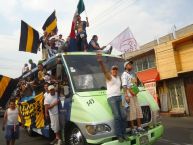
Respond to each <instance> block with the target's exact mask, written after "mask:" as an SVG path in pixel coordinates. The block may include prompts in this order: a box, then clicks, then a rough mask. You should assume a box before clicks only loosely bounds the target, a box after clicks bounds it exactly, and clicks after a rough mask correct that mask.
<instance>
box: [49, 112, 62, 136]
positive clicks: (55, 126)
mask: <svg viewBox="0 0 193 145" xmlns="http://www.w3.org/2000/svg"><path fill="white" fill-rule="evenodd" d="M50 121H51V128H52V130H53V131H54V133H57V132H59V130H60V126H59V115H58V114H55V115H50Z"/></svg>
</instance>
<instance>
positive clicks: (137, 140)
mask: <svg viewBox="0 0 193 145" xmlns="http://www.w3.org/2000/svg"><path fill="white" fill-rule="evenodd" d="M163 132H164V127H163V125H159V126H157V127H155V128H153V129H150V130H149V131H148V132H147V133H145V134H142V135H140V136H130V137H129V139H130V141H125V142H123V143H119V141H118V140H114V141H109V142H106V143H103V144H101V145H149V144H153V143H154V142H155V141H157V140H158V139H159V138H160V137H161V136H162V135H163ZM144 137H146V138H148V143H142V142H143V141H142V138H144Z"/></svg>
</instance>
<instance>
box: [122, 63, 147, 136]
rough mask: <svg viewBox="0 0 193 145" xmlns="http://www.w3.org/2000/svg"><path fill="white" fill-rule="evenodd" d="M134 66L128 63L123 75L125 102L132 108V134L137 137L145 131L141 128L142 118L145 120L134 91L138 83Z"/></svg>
mask: <svg viewBox="0 0 193 145" xmlns="http://www.w3.org/2000/svg"><path fill="white" fill-rule="evenodd" d="M132 64H133V62H132V61H127V62H125V64H124V68H125V71H124V72H123V74H122V86H123V89H124V94H125V101H126V102H127V103H128V104H129V108H130V109H129V110H130V111H129V114H128V116H129V117H128V118H129V120H130V121H131V129H132V130H131V132H132V134H133V135H135V134H137V133H138V132H144V131H145V130H144V129H143V128H142V127H141V118H143V114H142V110H141V107H140V105H139V102H138V99H137V94H136V93H135V92H134V90H133V89H132V87H133V86H134V85H136V83H137V80H136V78H135V76H134V74H133V73H132V68H133V67H132ZM134 120H137V130H136V129H135V128H134Z"/></svg>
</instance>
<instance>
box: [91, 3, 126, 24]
mask: <svg viewBox="0 0 193 145" xmlns="http://www.w3.org/2000/svg"><path fill="white" fill-rule="evenodd" d="M127 2H128V0H121V1H120V3H119V4H115V5H114V6H112V7H111V9H109V10H108V11H107V12H105V13H102V14H101V16H100V17H99V18H98V19H97V18H96V19H95V20H94V21H93V22H94V25H92V27H94V26H96V25H98V24H100V21H103V19H106V17H108V15H111V14H112V13H113V12H115V10H117V9H119V8H120V7H121V6H123V5H124V4H125V3H127Z"/></svg>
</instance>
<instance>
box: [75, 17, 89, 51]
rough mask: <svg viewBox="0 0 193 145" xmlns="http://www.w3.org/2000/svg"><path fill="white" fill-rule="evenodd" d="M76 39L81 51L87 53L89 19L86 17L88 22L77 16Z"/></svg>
mask: <svg viewBox="0 0 193 145" xmlns="http://www.w3.org/2000/svg"><path fill="white" fill-rule="evenodd" d="M76 19H77V20H76V26H75V29H76V32H77V33H76V39H77V47H78V49H79V51H87V47H88V42H87V33H86V27H89V22H88V17H86V21H82V20H81V16H80V15H77V16H76Z"/></svg>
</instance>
